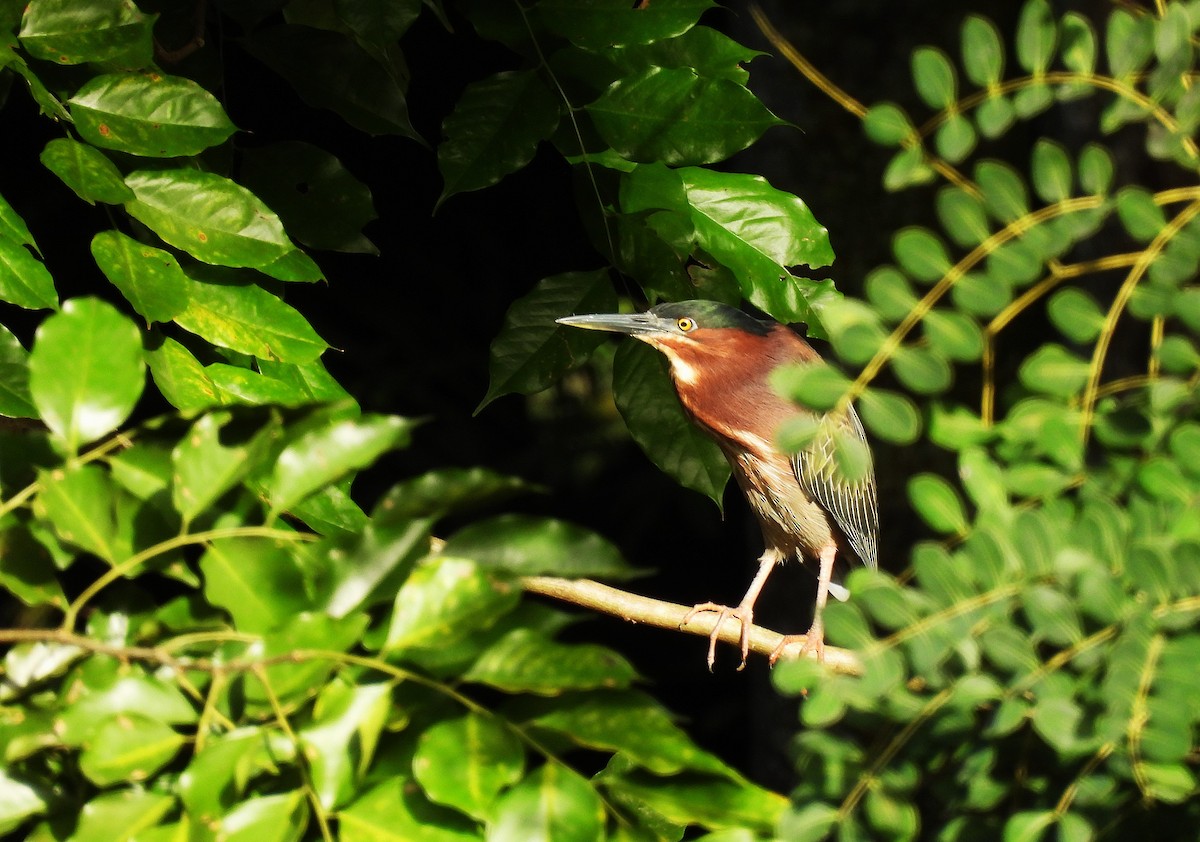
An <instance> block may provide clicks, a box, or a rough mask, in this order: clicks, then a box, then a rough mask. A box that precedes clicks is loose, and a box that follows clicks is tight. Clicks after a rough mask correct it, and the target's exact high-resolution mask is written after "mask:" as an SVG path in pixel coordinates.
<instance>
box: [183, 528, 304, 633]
mask: <svg viewBox="0 0 1200 842" xmlns="http://www.w3.org/2000/svg"><path fill="white" fill-rule="evenodd" d="M200 572H201V573H202V574H203V575H204V595H205V598H207V599H208V601H209V602H211V603H212V604H213V605H216V606H218V607H221V608H224V609H225V610H226V611H228V612H229V614H230V616H232V617H233V622H234V625H235V626H236V627H237V630H238V631H241V632H248V633H250V634H260V633H262V632H267V631H270V630H272V629H275V628H278V627H279V626H281V625H285V624H287V623H288V622H290V621H294V620H295V616H296V615H297V614H298V613H300V612H301V611H304V610H306V609H308V608H310V607H311V605H312V600H311V599H310V598H309V597H308V595H307V594H306V593H305V592H304V588H303V585H302V582H303V569H302V567H301V564H300V562H299V561H298V560H297V558H296V555H295V551H294V550H293V548H292V547H291V546H290V545H288V544H282V543H275V542H272V541H268V540H264V539H260V538H225V539H221V540H218V541H213V542H212V543H211V544H209V547H208V550H207V551H206V552H205V553H204V555H203V556H201V557H200Z"/></svg>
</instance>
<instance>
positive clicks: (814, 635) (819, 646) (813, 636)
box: [769, 622, 825, 666]
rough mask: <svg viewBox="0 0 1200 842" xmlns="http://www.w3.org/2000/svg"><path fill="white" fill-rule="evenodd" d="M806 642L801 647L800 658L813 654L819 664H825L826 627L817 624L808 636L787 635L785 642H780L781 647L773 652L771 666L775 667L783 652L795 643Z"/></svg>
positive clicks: (777, 647) (809, 631)
mask: <svg viewBox="0 0 1200 842" xmlns="http://www.w3.org/2000/svg"><path fill="white" fill-rule="evenodd" d="M800 641H804V645H803V646H801V647H800V657H801V658H804V657H806V656H807V655H808V653H809V652H813V653H814V654H816V656H817V661H818V662H819V663H822V664H823V663H825V625H824V623H820V622H816V623H813V624H812V627H811V628H810V629H809V630H808V633H807V634H787V635H784V637H783V640H781V641H779V645H778V646H776V647H775V649H774V650H772V652H771V657H770V659H769V660H770V662H771V666H775V662H776V661H778V660H779V656H780V655H782V654H783V651H784V650H785V649H787V648H788V647H789V646H791V645H792V644H793V643H799V642H800Z"/></svg>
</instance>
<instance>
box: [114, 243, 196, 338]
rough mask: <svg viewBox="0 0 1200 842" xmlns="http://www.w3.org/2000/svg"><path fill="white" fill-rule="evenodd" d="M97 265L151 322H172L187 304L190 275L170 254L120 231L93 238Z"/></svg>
mask: <svg viewBox="0 0 1200 842" xmlns="http://www.w3.org/2000/svg"><path fill="white" fill-rule="evenodd" d="M92 257H93V258H95V260H96V265H97V266H99V267H100V271H102V272H103V273H104V275H105V277H107V278H108V279H109V280H110V281H112V283H113V285H114V286H116V288H117V289H119V290H120V291H121V294H122V295H124V296H125V299H126V300H127V301H128V302H129V303H130V304H132V305H133V309H134V310H136V311H137V312H138V313H139V314H140V315H141V316H142V317H143V318H145V319H146V321H147V322H169V321H170V320H171V319H173V318H175V316H177V315H179V314H180V313H182V312H183V310H184V309H185V308H186V307H187V303H188V300H187V297H188V288H189V286H190V284H189V283H188V279H187V276H186V275H184V274H183V270H182V269H180V268H179V263H177V262H176V260H175V258H174V257H173V256H172V255H171V254H170V253H169V252H165V251H163V250H162V249H156V248H154V247H153V246H147V245H143V244H142V243H139V242H138V241H137V240H134V239H132V238H131V237H127V236H125V235H124V234H122V233H121V232H120V231H101V232H100V233H99V234H97V235H96V236H95V237H93V238H92Z"/></svg>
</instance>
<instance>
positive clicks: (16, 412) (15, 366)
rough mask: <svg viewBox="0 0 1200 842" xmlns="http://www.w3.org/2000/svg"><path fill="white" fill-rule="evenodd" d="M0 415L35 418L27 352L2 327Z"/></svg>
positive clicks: (7, 330)
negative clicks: (30, 392) (30, 390)
mask: <svg viewBox="0 0 1200 842" xmlns="http://www.w3.org/2000/svg"><path fill="white" fill-rule="evenodd" d="M0 415H4V416H6V417H8V418H36V417H37V410H36V409H35V408H34V406H33V397H32V396H31V395H30V394H29V352H28V351H26V350H25V349H24V348H23V347H22V346H21V343H20V341H18V339H17V337H15V336H13V334H12V331H10V330H9V329H8V328H6V327H5V326H4V325H0Z"/></svg>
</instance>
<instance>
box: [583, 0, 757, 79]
mask: <svg viewBox="0 0 1200 842" xmlns="http://www.w3.org/2000/svg"><path fill="white" fill-rule="evenodd" d="M641 11H645V10H644V9H643V10H641ZM605 55H606V56H607V57H609V58H610V59H612V61H613V62H615V63H616V64H617V65H618V66H619V67H621V68H622V69H624V70H626V71H628V72H640V71H643V70H646V69H647V68H649V67H691V68H694V69H695V70H696V72H697V73H699V74H700V75H701V76H705V77H709V78H720V79H729V80H730V81H733V82H737V83H738V84H740V85H745V84H746V82H747V81H748V80H749V78H750V73H749V71H747V70H746V68H745V67H743V65H745V64H748V63H749V62H750V61H752V60H753V59H755V58H757V57H758V56H762V55H766V53H762V52H760V51H758V50H755V49H752V48H750V47H747V46H745V45H743V44H739V43H738V42H736V41H734V40H733V39H732V38H730V37H729V36H727V35H725V34H723V33H721V32H719V31H717V30H716V29H712V28H711V27H707V26H694V27H692V28H691V29H689V30H687V31H686V32H684V33H683V34H681V35H677V36H675V37H674V38H667V39H664V40H656V41H650V42H649V43H646V44H628V45H626V46H623V47H614V48H612V49H609V50H607V51H606V52H605Z"/></svg>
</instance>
